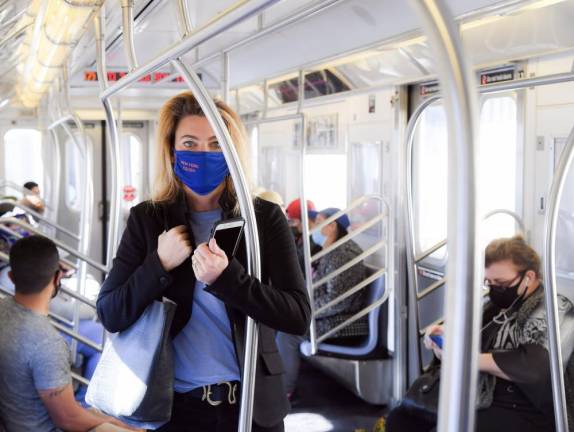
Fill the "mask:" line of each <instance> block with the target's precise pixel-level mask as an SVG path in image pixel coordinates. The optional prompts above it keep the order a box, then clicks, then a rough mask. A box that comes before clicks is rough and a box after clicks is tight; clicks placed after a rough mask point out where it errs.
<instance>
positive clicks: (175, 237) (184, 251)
mask: <svg viewBox="0 0 574 432" xmlns="http://www.w3.org/2000/svg"><path fill="white" fill-rule="evenodd" d="M192 251H193V249H192V247H191V241H190V240H189V234H188V232H187V228H186V227H185V225H179V226H176V227H174V228H172V229H170V230H169V231H164V232H163V233H162V234H160V236H159V237H158V239H157V254H158V256H159V261H160V262H161V266H162V267H163V269H164V270H165V271H171V270H173V269H174V268H176V267H177V266H179V265H180V264H181V263H182V262H184V261H185V260H186V259H187V258H189V256H190V255H191V252H192Z"/></svg>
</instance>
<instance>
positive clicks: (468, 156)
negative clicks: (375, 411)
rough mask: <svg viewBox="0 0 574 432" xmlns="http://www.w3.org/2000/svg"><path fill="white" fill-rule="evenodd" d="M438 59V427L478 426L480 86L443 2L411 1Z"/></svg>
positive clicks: (457, 431)
mask: <svg viewBox="0 0 574 432" xmlns="http://www.w3.org/2000/svg"><path fill="white" fill-rule="evenodd" d="M410 4H411V6H412V8H413V9H414V10H415V11H416V13H417V15H418V16H419V18H420V20H421V23H422V27H423V30H424V33H425V35H426V36H427V38H428V40H429V42H430V46H431V50H432V52H433V53H434V57H435V59H436V65H437V70H438V72H439V77H440V82H441V84H442V86H443V91H444V96H445V107H446V112H447V119H448V126H449V134H448V136H449V172H450V173H452V174H453V178H454V179H456V181H451V182H450V184H449V186H450V188H449V198H450V199H449V212H448V219H449V223H448V238H449V244H450V246H449V247H450V248H451V251H452V253H451V254H449V257H448V261H449V262H448V267H449V269H450V270H449V284H448V286H447V291H448V292H447V296H446V312H447V319H448V322H451V323H456V325H452V326H449V329H448V332H447V334H446V341H445V346H446V349H445V352H444V355H443V365H444V367H443V368H441V391H440V397H439V410H438V430H439V431H441V432H445V431H448V432H460V431H463V430H469V431H470V430H472V429H473V428H474V417H475V408H476V386H477V373H476V371H477V359H478V346H479V336H478V329H479V316H480V313H479V312H480V309H479V308H480V299H479V296H478V293H477V292H475V291H476V290H474V289H471V290H469V289H468V287H474V286H478V285H479V282H480V281H479V279H480V271H481V267H480V254H479V253H478V251H477V248H476V246H477V244H478V235H477V229H478V221H477V219H478V218H477V214H476V167H475V147H474V146H475V133H476V130H475V122H476V118H477V117H476V107H475V105H476V96H475V93H476V90H475V85H474V84H473V76H472V73H471V68H470V67H469V66H468V64H467V61H466V58H465V57H464V55H463V53H462V43H461V41H460V35H459V29H458V27H457V26H456V24H455V22H454V19H453V18H452V16H451V14H450V12H449V11H448V10H447V8H446V6H445V5H444V3H442V2H439V1H438V0H410Z"/></svg>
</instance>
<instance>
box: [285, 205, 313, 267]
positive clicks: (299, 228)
mask: <svg viewBox="0 0 574 432" xmlns="http://www.w3.org/2000/svg"><path fill="white" fill-rule="evenodd" d="M285 213H286V214H287V219H288V221H289V226H290V227H291V233H292V234H293V238H294V239H295V245H296V247H297V258H298V260H299V265H300V266H301V271H302V272H303V275H305V252H304V250H303V246H304V245H303V222H302V218H301V200H300V199H299V198H297V199H295V200H293V201H291V202H290V203H289V205H288V206H287V208H286V209H285ZM307 216H308V220H309V231H311V230H312V229H313V227H314V226H315V218H316V217H317V212H316V211H315V204H313V201H310V200H307ZM309 248H310V249H311V256H313V255H315V254H316V253H318V252H320V251H321V246H319V245H318V244H317V243H315V242H314V241H313V238H310V239H309ZM312 266H313V270H314V269H315V268H316V265H315V264H314V263H312Z"/></svg>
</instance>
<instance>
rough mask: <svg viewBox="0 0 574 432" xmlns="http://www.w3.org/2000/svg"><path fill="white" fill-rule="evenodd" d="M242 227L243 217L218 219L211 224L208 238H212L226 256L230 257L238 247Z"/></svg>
mask: <svg viewBox="0 0 574 432" xmlns="http://www.w3.org/2000/svg"><path fill="white" fill-rule="evenodd" d="M244 227H245V219H243V218H235V219H227V220H220V221H219V222H216V223H215V225H213V228H212V229H211V235H210V236H209V240H211V239H212V238H214V239H215V241H216V242H217V245H218V246H219V247H220V248H221V249H223V251H224V252H225V255H227V258H229V259H231V258H232V257H233V256H234V255H235V252H236V251H237V248H238V247H239V242H240V240H241V236H242V235H243V228H244Z"/></svg>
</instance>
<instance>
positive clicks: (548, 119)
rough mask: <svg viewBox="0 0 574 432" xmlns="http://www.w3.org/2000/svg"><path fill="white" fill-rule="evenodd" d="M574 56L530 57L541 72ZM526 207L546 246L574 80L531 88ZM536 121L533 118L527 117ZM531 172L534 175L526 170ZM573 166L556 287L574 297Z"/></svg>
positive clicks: (537, 240) (561, 220) (562, 215)
mask: <svg viewBox="0 0 574 432" xmlns="http://www.w3.org/2000/svg"><path fill="white" fill-rule="evenodd" d="M573 60H574V56H573V54H572V53H564V54H561V55H556V56H552V57H547V58H543V59H535V60H531V61H530V62H529V69H528V70H529V73H535V74H536V75H537V76H544V75H549V74H555V73H559V72H566V71H569V70H571V68H572V62H573ZM527 95H528V96H527V121H526V122H525V124H526V130H527V132H526V134H525V136H526V137H525V139H526V148H527V149H528V152H527V154H526V160H525V173H526V175H525V196H524V201H525V203H524V209H525V219H526V223H527V227H528V228H529V230H530V232H531V239H532V243H533V245H534V247H535V248H536V250H537V251H538V252H540V253H543V251H544V219H545V216H546V212H547V199H548V195H549V191H550V187H551V184H552V177H553V174H554V170H555V167H556V165H557V164H558V161H559V158H560V155H561V151H562V149H563V148H564V144H565V141H566V138H567V137H568V135H569V134H570V132H571V130H572V128H573V127H574V121H573V119H574V83H571V82H569V83H562V84H557V85H551V86H544V87H538V88H536V89H529V90H527ZM529 120H532V121H529ZM528 173H531V175H528ZM573 194H574V170H573V169H571V170H570V172H569V175H568V177H567V179H566V183H565V188H564V191H563V195H562V201H561V203H560V212H559V216H558V225H557V237H556V264H557V265H556V267H557V274H558V290H559V292H561V293H562V294H565V295H567V296H568V297H569V298H571V299H574V253H573V251H572V242H573V240H574V199H572V197H573V196H574V195H573Z"/></svg>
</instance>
